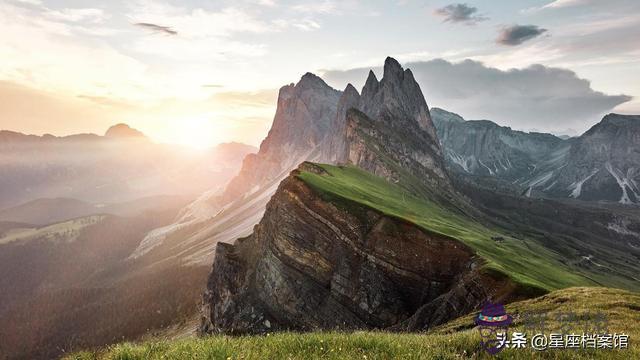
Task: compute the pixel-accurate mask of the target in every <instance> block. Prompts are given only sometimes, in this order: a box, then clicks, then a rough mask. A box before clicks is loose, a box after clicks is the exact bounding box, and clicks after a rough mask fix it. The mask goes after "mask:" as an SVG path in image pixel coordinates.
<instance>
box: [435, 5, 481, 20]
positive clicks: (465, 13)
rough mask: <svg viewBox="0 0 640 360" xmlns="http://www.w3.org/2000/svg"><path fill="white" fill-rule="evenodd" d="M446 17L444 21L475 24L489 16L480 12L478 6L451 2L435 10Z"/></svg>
mask: <svg viewBox="0 0 640 360" xmlns="http://www.w3.org/2000/svg"><path fill="white" fill-rule="evenodd" d="M433 13H434V14H435V15H437V16H441V17H443V18H444V20H443V21H444V22H453V23H464V24H467V25H474V24H477V23H478V22H480V21H485V20H487V19H488V18H487V17H484V16H482V15H479V14H478V8H476V7H474V6H469V5H467V4H450V5H447V6H445V7H443V8H440V9H436V10H435V11H434V12H433Z"/></svg>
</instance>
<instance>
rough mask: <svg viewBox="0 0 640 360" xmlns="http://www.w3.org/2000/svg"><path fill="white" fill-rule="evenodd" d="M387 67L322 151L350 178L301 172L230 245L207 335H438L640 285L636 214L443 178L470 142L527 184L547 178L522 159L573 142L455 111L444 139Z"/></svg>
mask: <svg viewBox="0 0 640 360" xmlns="http://www.w3.org/2000/svg"><path fill="white" fill-rule="evenodd" d="M384 68H385V70H384V71H385V72H384V77H383V79H382V80H381V81H378V80H377V79H376V78H375V76H373V74H372V73H370V74H369V78H368V79H367V82H366V84H365V86H364V88H363V90H362V93H361V94H358V93H357V91H355V89H354V88H353V87H352V86H348V87H347V88H346V89H345V91H344V92H343V95H342V97H341V99H340V100H339V101H338V107H337V108H338V114H336V116H335V117H333V121H334V126H333V129H334V130H333V131H332V132H331V133H330V134H331V135H329V136H331V138H329V139H325V141H324V142H323V143H324V144H331V145H330V146H329V147H328V148H323V149H321V150H322V151H323V157H322V158H323V159H330V160H332V161H333V162H334V163H335V164H337V166H335V165H327V164H317V163H310V162H305V163H303V164H302V165H300V166H299V167H298V168H297V169H295V170H294V171H292V172H291V173H290V174H289V176H288V177H287V178H285V179H284V180H283V181H282V182H281V183H280V184H279V186H278V187H277V190H276V191H275V193H274V195H273V196H272V197H271V199H270V200H269V202H268V204H267V206H266V210H265V212H264V216H263V217H262V219H261V220H260V222H259V223H258V224H257V225H256V226H255V227H254V228H253V233H251V234H250V235H248V236H243V237H240V238H239V239H238V240H237V241H236V242H235V243H233V244H228V243H218V244H217V246H216V247H215V257H214V261H213V268H212V271H211V274H210V276H209V280H208V284H207V291H206V292H205V295H204V306H203V321H202V324H201V328H200V330H201V332H203V333H220V332H222V333H230V334H244V333H265V332H271V331H282V330H294V331H300V330H303V331H305V330H332V329H385V330H394V331H400V330H411V331H415V330H426V329H430V328H432V327H434V326H437V325H439V324H442V323H443V322H445V321H447V319H449V317H455V316H460V315H463V314H465V313H468V312H470V311H471V310H473V309H477V308H478V307H479V306H480V305H481V304H483V303H484V302H486V301H488V300H491V301H494V302H495V301H497V302H509V301H513V300H515V299H519V298H523V297H532V296H535V295H539V294H542V293H545V292H548V291H553V290H556V289H560V288H564V287H569V286H594V285H603V284H607V285H609V286H618V287H624V288H628V289H638V288H640V280H639V279H637V277H635V275H634V274H636V273H637V271H638V270H640V268H638V266H637V259H638V258H640V253H638V251H637V247H636V246H637V244H638V241H640V237H637V236H636V235H631V232H634V231H635V230H632V229H637V228H638V226H640V218H639V217H638V214H637V213H634V212H631V211H627V209H624V208H622V209H618V208H613V207H612V208H606V209H603V208H601V207H594V208H590V207H578V206H574V205H570V204H564V203H560V202H553V201H547V200H543V199H541V200H538V199H536V200H531V199H527V200H525V201H523V200H522V198H521V197H515V196H510V195H508V194H499V193H495V192H492V191H488V190H487V189H484V188H478V187H476V186H475V185H474V184H473V183H471V184H468V183H463V182H461V181H460V180H459V179H458V178H457V177H454V178H451V177H450V176H449V174H448V171H447V169H446V168H445V159H444V157H445V154H446V151H447V150H448V148H447V146H446V144H447V143H456V142H462V144H461V147H460V149H459V150H460V151H467V152H468V153H469V154H474V155H475V157H473V158H470V160H474V161H476V160H477V161H476V162H475V164H480V165H482V164H483V163H484V162H485V161H484V160H483V159H487V160H491V161H487V163H488V164H490V165H492V166H493V169H494V170H495V171H493V172H489V175H495V174H496V173H498V172H501V171H497V166H498V165H499V164H501V163H502V164H503V165H504V166H503V167H502V169H503V170H504V172H505V173H506V172H507V171H509V170H512V171H514V174H513V175H512V176H514V177H515V176H518V175H519V174H518V173H516V172H527V173H528V172H531V171H532V170H533V169H527V168H526V167H525V168H522V167H520V166H507V165H506V163H508V162H509V161H511V160H517V159H518V158H516V157H515V156H521V157H522V158H523V161H527V162H529V161H530V162H531V163H533V164H535V162H536V161H539V160H538V159H545V158H546V157H547V156H548V155H547V154H548V153H553V151H557V150H556V149H554V148H553V147H554V146H557V147H558V148H562V147H563V146H564V145H565V142H564V141H563V140H561V139H559V138H556V137H554V136H551V135H548V136H547V135H545V134H526V133H520V132H514V131H512V130H511V129H509V128H501V127H499V126H497V125H495V124H493V123H490V122H487V121H479V122H467V121H464V120H463V119H461V118H460V117H458V116H455V114H449V113H445V112H443V111H439V113H440V115H444V116H443V117H442V121H440V129H439V130H436V127H437V126H438V125H437V124H436V127H434V125H433V123H432V120H431V119H432V118H431V115H430V113H429V110H428V108H427V105H426V102H425V101H424V99H422V100H420V99H419V98H420V97H422V93H421V91H420V89H419V87H418V86H417V84H415V80H413V76H412V75H411V72H410V71H407V70H403V69H402V68H401V67H400V65H399V64H398V63H397V62H396V61H395V60H393V59H390V58H388V59H387V60H386V61H385V67H384ZM342 111H346V112H345V113H344V114H343V113H342ZM468 123H470V124H468ZM458 126H462V128H458ZM442 129H444V132H443V134H444V136H443V137H444V138H445V140H443V141H442V144H443V146H444V148H445V152H443V151H441V148H440V142H439V141H438V137H437V134H438V133H439V132H440V131H441V130H442ZM469 134H472V136H469ZM550 144H553V146H551V145H550ZM549 147H552V149H549ZM449 148H451V146H449ZM332 149H335V150H337V154H335V153H331V150H332ZM496 151H497V152H498V154H497V155H496V157H493V158H491V157H490V156H491V154H492V152H496ZM514 153H515V154H516V155H514ZM449 159H452V157H451V156H450V157H449ZM481 160H482V163H481ZM449 161H450V162H451V160H449ZM505 162H506V163H505ZM468 164H469V165H471V164H472V162H468ZM488 164H484V165H488ZM518 165H519V164H518ZM468 168H470V166H468ZM487 168H489V167H488V166H487ZM476 169H479V167H476ZM460 171H461V172H467V171H466V170H465V169H464V168H463V167H461V170H460ZM614 224H618V225H621V224H623V225H621V226H619V227H616V226H614ZM622 229H626V230H627V231H628V232H629V235H628V236H625V237H624V240H621V238H620V237H619V234H620V233H621V232H623V231H624V230H622ZM634 234H635V233H634Z"/></svg>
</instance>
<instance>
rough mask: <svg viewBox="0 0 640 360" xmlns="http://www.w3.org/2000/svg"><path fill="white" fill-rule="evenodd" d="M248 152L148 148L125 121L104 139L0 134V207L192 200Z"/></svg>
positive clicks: (238, 147)
mask: <svg viewBox="0 0 640 360" xmlns="http://www.w3.org/2000/svg"><path fill="white" fill-rule="evenodd" d="M255 151H256V149H255V148H253V147H251V146H248V145H244V144H238V143H229V144H221V145H218V146H217V147H215V148H213V149H211V150H210V151H207V152H204V153H201V154H194V153H192V152H189V151H187V150H185V149H182V148H180V147H177V146H172V145H164V144H155V143H153V142H151V141H150V140H148V139H147V138H146V137H145V136H144V135H143V134H142V133H141V132H139V131H137V130H135V129H132V128H130V127H129V126H127V125H125V124H118V125H115V126H113V127H111V128H110V129H109V130H108V131H107V132H106V134H105V136H99V135H95V134H78V135H70V136H64V137H55V136H52V135H43V136H35V135H25V134H21V133H17V132H11V131H7V130H2V131H0V209H2V208H6V207H10V206H17V205H20V204H22V203H25V202H28V201H33V200H37V199H40V198H73V199H78V200H81V201H85V202H90V203H96V204H100V203H115V202H125V201H131V200H135V199H138V198H142V197H147V196H157V195H180V196H184V195H189V196H196V195H198V194H200V193H202V192H204V191H206V190H211V189H216V188H221V187H223V186H224V185H226V183H227V181H229V179H231V177H233V175H234V174H235V173H236V172H237V170H238V169H239V166H240V163H241V161H242V159H243V158H244V156H245V155H247V154H249V153H251V152H255Z"/></svg>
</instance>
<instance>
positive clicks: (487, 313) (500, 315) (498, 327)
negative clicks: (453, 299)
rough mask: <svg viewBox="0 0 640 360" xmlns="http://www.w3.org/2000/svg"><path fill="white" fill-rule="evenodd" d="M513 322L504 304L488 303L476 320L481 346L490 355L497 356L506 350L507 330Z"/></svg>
mask: <svg viewBox="0 0 640 360" xmlns="http://www.w3.org/2000/svg"><path fill="white" fill-rule="evenodd" d="M512 322H513V318H512V317H511V315H509V314H507V312H506V311H505V310H504V306H502V304H492V303H487V304H485V305H484V307H483V308H482V311H480V313H479V314H478V316H477V317H476V319H475V323H476V325H478V331H480V345H482V348H483V349H485V350H486V351H487V352H488V353H489V354H491V355H495V354H497V353H498V352H500V351H501V350H502V349H503V348H504V341H501V339H500V337H502V340H504V339H505V338H506V336H507V328H508V327H509V325H511V323H512Z"/></svg>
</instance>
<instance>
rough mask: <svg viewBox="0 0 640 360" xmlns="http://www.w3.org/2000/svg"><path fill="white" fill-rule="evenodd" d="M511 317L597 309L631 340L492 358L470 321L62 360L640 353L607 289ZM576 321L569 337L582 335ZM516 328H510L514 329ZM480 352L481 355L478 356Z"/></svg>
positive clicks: (140, 348)
mask: <svg viewBox="0 0 640 360" xmlns="http://www.w3.org/2000/svg"><path fill="white" fill-rule="evenodd" d="M507 310H508V311H509V313H511V314H512V315H514V318H515V322H514V328H516V329H518V330H519V331H524V328H523V326H522V320H521V319H520V318H519V317H518V314H522V313H525V312H544V313H546V314H547V318H548V319H555V318H557V317H558V316H560V315H562V314H565V313H566V312H574V313H577V314H579V315H584V314H586V313H590V314H594V313H596V312H602V313H604V314H606V315H607V317H608V333H615V332H617V333H625V334H628V335H629V344H630V345H629V349H626V350H597V351H594V350H583V349H580V350H547V351H545V352H535V351H533V350H530V349H526V350H515V349H506V350H504V351H503V352H501V353H500V354H498V355H497V356H495V357H489V356H486V355H485V354H484V352H483V350H481V348H480V345H479V341H480V338H479V334H478V332H477V330H476V329H474V328H472V325H471V324H472V316H473V315H469V316H465V317H462V318H459V319H456V320H454V321H452V322H450V323H448V324H446V325H444V326H443V327H441V328H438V329H435V330H434V331H432V332H430V333H427V334H394V333H385V332H354V333H335V332H332V333H307V334H297V333H279V334H270V335H268V336H242V337H227V336H211V337H207V338H202V339H195V338H191V339H183V340H177V341H148V342H144V343H141V344H131V343H125V344H119V345H114V346H112V347H110V348H108V349H106V350H104V351H98V352H83V353H78V354H74V355H71V356H68V357H67V359H77V360H96V359H97V360H107V359H113V360H115V359H121V360H125V359H141V360H142V359H176V360H177V359H229V358H232V359H434V358H435V359H454V358H469V357H472V358H486V359H489V358H492V359H494V358H495V359H531V358H546V359H586V358H589V359H591V358H597V359H638V358H640V348H639V347H638V346H637V345H636V343H635V341H636V339H638V336H640V295H638V294H635V293H630V292H626V291H624V290H616V289H606V288H570V289H563V290H559V291H554V292H552V293H550V294H547V295H545V296H542V297H539V298H536V299H532V300H526V301H521V302H517V303H513V304H510V305H508V306H507ZM580 324H581V323H577V324H576V326H573V327H570V328H568V329H566V330H567V332H575V333H579V334H582V332H583V330H582V327H581V325H580ZM559 330H560V325H559V324H558V323H557V322H555V321H548V322H547V325H546V330H545V331H544V333H546V334H549V333H551V332H558V331H559ZM511 331H513V328H512V330H511ZM475 355H479V356H475Z"/></svg>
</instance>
